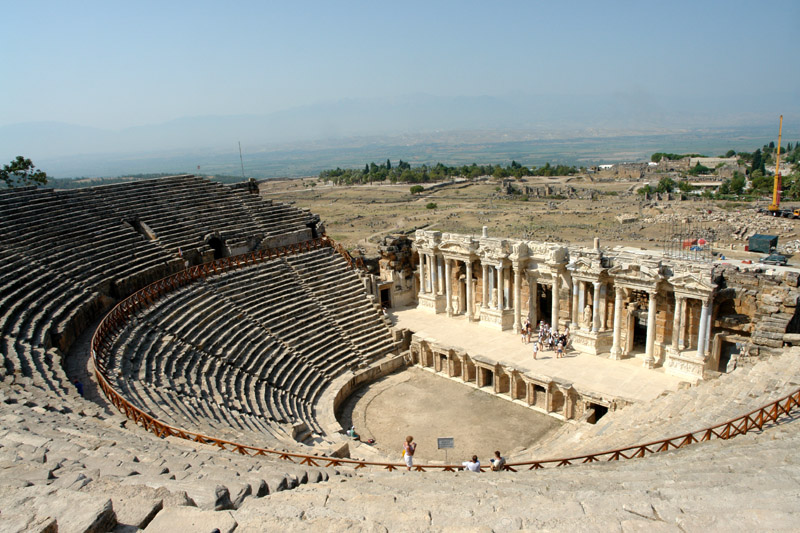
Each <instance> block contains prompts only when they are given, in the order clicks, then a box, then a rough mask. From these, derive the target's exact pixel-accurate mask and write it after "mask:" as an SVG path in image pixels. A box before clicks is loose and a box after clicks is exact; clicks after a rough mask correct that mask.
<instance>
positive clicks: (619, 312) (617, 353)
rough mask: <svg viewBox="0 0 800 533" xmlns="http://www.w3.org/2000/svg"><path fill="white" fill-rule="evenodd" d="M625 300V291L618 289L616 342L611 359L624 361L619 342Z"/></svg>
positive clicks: (615, 323)
mask: <svg viewBox="0 0 800 533" xmlns="http://www.w3.org/2000/svg"><path fill="white" fill-rule="evenodd" d="M624 298H625V289H623V288H622V287H617V290H616V294H615V298H614V342H613V343H612V345H611V359H622V350H621V349H620V345H619V340H620V333H621V332H622V313H623V309H622V305H623V303H622V301H623V299H624Z"/></svg>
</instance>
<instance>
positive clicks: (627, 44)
mask: <svg viewBox="0 0 800 533" xmlns="http://www.w3.org/2000/svg"><path fill="white" fill-rule="evenodd" d="M0 13H2V19H3V28H2V31H0V65H1V66H2V72H3V75H2V78H3V82H2V84H0V126H2V125H7V124H12V123H18V122H30V121H60V122H68V123H72V124H79V125H85V126H94V127H102V128H114V129H116V128H123V127H128V126H135V125H142V124H149V123H158V122H164V121H168V120H171V119H175V118H179V117H185V116H194V115H232V114H251V113H258V114H260V113H269V112H273V111H279V110H284V109H289V108H293V107H296V106H303V105H308V104H315V103H319V102H327V101H336V100H341V99H347V98H379V99H387V98H388V99H391V98H395V97H401V96H404V95H409V94H419V93H424V94H430V95H435V96H457V95H466V96H476V95H490V96H496V95H508V94H512V93H522V94H531V95H542V94H559V95H563V94H575V95H610V94H623V95H625V94H631V95H636V96H637V97H641V98H644V99H653V100H656V101H679V100H687V99H688V100H691V99H701V100H716V99H719V100H720V101H723V102H732V103H733V105H737V106H740V107H747V106H748V105H750V103H752V105H753V106H760V107H762V108H763V107H766V108H769V109H772V108H773V106H774V108H775V109H780V108H781V104H782V102H781V99H787V100H793V102H792V103H793V105H795V106H796V105H797V100H798V96H799V95H800V69H798V68H797V64H798V62H800V58H799V56H798V54H799V53H800V50H799V48H798V45H800V29H798V28H800V1H797V0H789V1H771V2H739V1H719V2H704V1H697V0H695V1H691V2H648V1H641V0H640V1H630V2H597V1H587V2H534V1H519V2H503V1H492V2H461V1H458V2H456V1H452V2H435V1H425V2H409V1H403V2H375V1H370V2H344V1H343V2H287V1H285V0H283V1H278V2H256V1H238V2H225V3H223V2H198V1H192V2H109V1H103V2H61V1H59V2H39V1H25V2H10V1H7V2H4V3H3V4H2V8H1V10H0Z"/></svg>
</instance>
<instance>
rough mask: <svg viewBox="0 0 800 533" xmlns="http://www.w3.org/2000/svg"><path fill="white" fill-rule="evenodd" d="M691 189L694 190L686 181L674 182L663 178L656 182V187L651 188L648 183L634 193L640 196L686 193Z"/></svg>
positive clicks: (668, 178)
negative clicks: (676, 192) (655, 193)
mask: <svg viewBox="0 0 800 533" xmlns="http://www.w3.org/2000/svg"><path fill="white" fill-rule="evenodd" d="M692 189H694V187H692V186H691V185H690V184H689V182H688V181H678V182H676V181H675V180H674V179H672V178H670V177H667V176H665V177H663V178H661V179H660V180H658V185H656V186H655V187H653V186H652V185H650V184H649V183H648V184H647V185H645V186H644V187H642V188H641V189H639V190H638V191H636V192H637V193H638V194H642V195H644V194H653V193H654V192H658V193H665V192H675V191H680V192H682V193H688V192H689V191H691V190H692Z"/></svg>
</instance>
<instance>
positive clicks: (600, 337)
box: [571, 330, 614, 355]
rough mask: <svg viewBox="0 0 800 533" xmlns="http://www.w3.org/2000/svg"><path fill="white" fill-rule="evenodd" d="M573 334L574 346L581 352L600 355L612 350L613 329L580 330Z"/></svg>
mask: <svg viewBox="0 0 800 533" xmlns="http://www.w3.org/2000/svg"><path fill="white" fill-rule="evenodd" d="M571 335H572V348H573V349H575V350H577V351H579V352H580V353H588V354H592V355H600V354H604V353H608V352H610V351H611V345H612V344H613V341H614V335H613V332H611V331H598V332H594V331H586V330H578V331H576V332H574V333H572V334H571Z"/></svg>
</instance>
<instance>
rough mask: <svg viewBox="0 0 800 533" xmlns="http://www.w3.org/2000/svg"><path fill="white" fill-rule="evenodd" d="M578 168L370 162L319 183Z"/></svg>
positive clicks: (555, 172)
mask: <svg viewBox="0 0 800 533" xmlns="http://www.w3.org/2000/svg"><path fill="white" fill-rule="evenodd" d="M578 172H579V169H578V168H576V167H574V166H567V165H555V166H553V165H551V164H550V163H549V162H548V163H546V164H545V165H544V166H541V167H539V168H536V167H530V168H528V167H526V166H524V165H520V164H519V163H517V162H516V161H512V162H511V164H510V165H507V166H505V167H504V166H502V165H478V164H476V163H473V164H472V165H462V166H459V167H455V166H448V165H444V164H442V163H436V165H434V166H431V167H429V166H428V165H420V166H418V167H414V168H412V167H411V165H410V164H409V163H408V162H406V161H403V160H402V159H401V160H400V162H399V163H398V164H397V165H396V166H394V167H393V166H392V163H391V161H389V160H388V159H387V160H386V163H383V164H375V163H374V162H373V163H369V164H367V165H364V168H363V169H341V168H338V167H337V168H335V169H332V170H323V171H322V172H320V173H319V179H320V181H332V182H333V183H334V184H335V185H359V184H364V183H373V182H376V181H377V182H383V181H387V180H388V181H390V182H391V183H398V182H399V183H428V182H432V181H444V180H448V179H452V178H456V177H464V178H469V179H473V178H477V177H480V176H493V177H495V178H498V179H500V178H508V177H514V178H517V179H519V178H522V177H525V176H570V175H574V174H577V173H578Z"/></svg>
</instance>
